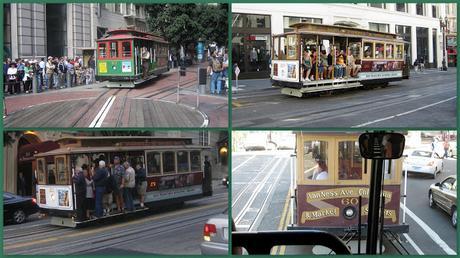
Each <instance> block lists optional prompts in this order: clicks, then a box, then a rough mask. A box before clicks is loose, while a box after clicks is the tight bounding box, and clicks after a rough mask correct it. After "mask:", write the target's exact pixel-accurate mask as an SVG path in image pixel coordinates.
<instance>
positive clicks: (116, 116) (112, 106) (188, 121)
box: [4, 67, 228, 128]
mask: <svg viewBox="0 0 460 258" xmlns="http://www.w3.org/2000/svg"><path fill="white" fill-rule="evenodd" d="M178 80H179V76H178V73H177V71H170V72H168V73H166V74H163V75H161V76H160V77H158V78H155V79H153V80H152V81H149V82H147V83H144V84H142V85H139V86H138V87H136V88H134V89H109V88H107V87H106V84H107V83H106V82H101V83H98V84H92V85H82V86H77V87H73V88H69V89H67V88H66V89H57V90H48V91H45V92H42V93H34V94H21V95H13V96H6V97H5V106H6V113H7V116H6V117H5V118H4V125H5V127H7V128H18V127H90V128H94V127H227V124H228V97H227V96H223V95H222V96H217V95H210V94H199V96H197V84H198V83H197V74H196V67H189V68H188V69H187V74H186V76H185V77H181V84H180V85H181V90H180V94H179V95H178V94H177V92H178V90H177V85H178ZM178 96H179V97H178ZM197 103H198V107H197Z"/></svg>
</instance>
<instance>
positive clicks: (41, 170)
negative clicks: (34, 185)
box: [37, 159, 46, 185]
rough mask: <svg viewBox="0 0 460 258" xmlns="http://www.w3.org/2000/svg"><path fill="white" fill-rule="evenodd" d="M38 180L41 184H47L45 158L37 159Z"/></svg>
mask: <svg viewBox="0 0 460 258" xmlns="http://www.w3.org/2000/svg"><path fill="white" fill-rule="evenodd" d="M37 181H38V184H39V185H44V184H46V170H45V159H37Z"/></svg>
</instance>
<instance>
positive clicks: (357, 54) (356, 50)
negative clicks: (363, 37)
mask: <svg viewBox="0 0 460 258" xmlns="http://www.w3.org/2000/svg"><path fill="white" fill-rule="evenodd" d="M348 50H349V51H350V52H351V54H352V55H353V57H354V59H355V60H360V59H361V43H360V42H353V43H349V44H348Z"/></svg>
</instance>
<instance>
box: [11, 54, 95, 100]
mask: <svg viewBox="0 0 460 258" xmlns="http://www.w3.org/2000/svg"><path fill="white" fill-rule="evenodd" d="M95 69H96V62H95V60H94V57H93V56H91V57H90V58H89V60H88V62H87V63H86V64H83V58H81V57H78V56H77V57H75V58H68V57H67V56H63V57H60V58H58V57H52V56H49V57H48V60H47V61H45V58H41V60H40V61H38V60H28V59H20V58H18V59H16V60H11V59H10V58H7V59H5V60H4V62H3V78H4V79H3V80H4V81H3V83H4V89H3V90H4V93H9V94H11V95H12V94H19V93H31V92H32V90H33V89H32V83H33V82H32V81H33V80H36V83H37V84H36V85H37V92H42V91H45V90H51V89H62V88H70V87H74V86H77V85H83V84H91V83H94V82H95V81H96V80H95V77H96V76H95Z"/></svg>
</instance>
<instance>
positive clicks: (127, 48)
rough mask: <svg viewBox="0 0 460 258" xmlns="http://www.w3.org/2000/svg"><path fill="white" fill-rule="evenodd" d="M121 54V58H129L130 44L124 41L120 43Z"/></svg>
mask: <svg viewBox="0 0 460 258" xmlns="http://www.w3.org/2000/svg"><path fill="white" fill-rule="evenodd" d="M121 53H122V55H123V57H131V42H129V41H124V42H122V43H121Z"/></svg>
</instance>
